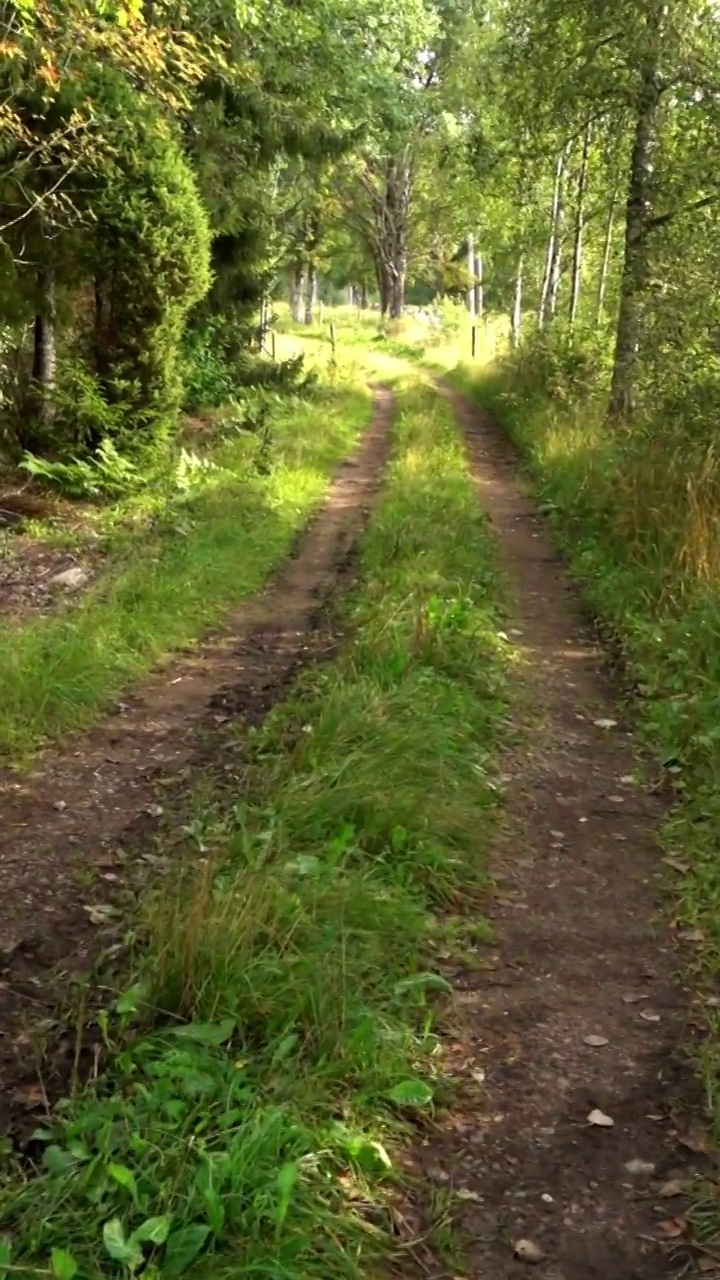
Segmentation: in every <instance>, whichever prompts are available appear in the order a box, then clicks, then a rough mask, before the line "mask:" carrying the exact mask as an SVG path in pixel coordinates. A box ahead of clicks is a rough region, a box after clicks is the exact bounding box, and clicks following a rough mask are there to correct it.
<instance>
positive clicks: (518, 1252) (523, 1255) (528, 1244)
mask: <svg viewBox="0 0 720 1280" xmlns="http://www.w3.org/2000/svg"><path fill="white" fill-rule="evenodd" d="M513 1253H514V1254H515V1257H516V1258H519V1259H520V1261H521V1262H529V1263H531V1264H532V1265H533V1266H535V1265H537V1263H538V1262H544V1261H545V1258H546V1254H545V1253H544V1251H543V1250H542V1249H541V1248H540V1245H539V1244H535V1241H534V1240H516V1241H515V1244H514V1246H513Z"/></svg>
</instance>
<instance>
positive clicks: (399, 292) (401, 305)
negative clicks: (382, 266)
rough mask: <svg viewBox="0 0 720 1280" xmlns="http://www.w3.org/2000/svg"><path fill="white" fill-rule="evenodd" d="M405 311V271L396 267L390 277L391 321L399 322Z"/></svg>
mask: <svg viewBox="0 0 720 1280" xmlns="http://www.w3.org/2000/svg"><path fill="white" fill-rule="evenodd" d="M404 310H405V269H404V267H398V266H396V268H395V270H394V271H393V273H392V274H391V276H390V319H391V320H399V319H400V317H401V316H402V313H403V311H404Z"/></svg>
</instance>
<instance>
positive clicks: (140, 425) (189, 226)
mask: <svg viewBox="0 0 720 1280" xmlns="http://www.w3.org/2000/svg"><path fill="white" fill-rule="evenodd" d="M113 178H114V180H113V181H112V182H111V183H110V184H109V185H108V187H107V189H106V191H105V192H104V193H103V196H102V199H101V200H100V201H99V206H98V208H97V210H96V236H97V240H96V273H97V281H98V283H97V285H96V289H97V291H98V292H99V295H100V298H101V311H100V322H99V325H98V328H97V329H96V332H95V339H94V346H95V361H96V367H97V369H98V374H99V377H100V379H101V382H102V385H103V389H104V392H105V394H106V396H107V398H108V399H109V400H110V402H115V403H120V404H122V405H123V408H124V409H125V411H126V413H127V415H128V430H127V433H126V445H130V446H132V447H135V448H138V447H140V448H141V447H143V446H145V445H147V444H150V443H154V442H155V441H156V440H157V438H158V437H161V436H163V435H167V434H168V433H169V432H170V430H171V429H172V428H173V427H174V425H175V423H176V420H177V413H178V410H179V408H180V404H181V401H182V397H183V384H182V368H181V361H180V344H181V341H182V336H183V332H184V327H185V322H186V319H187V316H188V314H189V312H190V310H191V309H192V307H193V306H194V305H195V304H196V303H197V302H198V301H199V300H200V299H201V298H202V297H204V295H205V293H206V292H207V289H208V287H209V283H210V257H209V255H210V231H209V226H208V221H207V216H206V214H205V211H204V208H203V206H202V203H201V201H200V198H199V195H198V191H197V188H196V184H195V181H194V179H193V176H192V173H191V171H190V169H189V167H188V165H187V162H186V161H185V159H184V158H183V156H182V153H181V151H180V148H179V145H178V143H177V141H176V139H175V138H174V136H173V135H172V132H171V131H170V130H169V129H168V128H167V127H165V126H163V125H162V124H161V122H159V121H158V122H154V121H152V120H143V119H142V117H140V118H136V120H135V121H134V128H133V130H132V131H129V136H128V138H127V143H126V145H125V148H124V150H123V151H122V152H121V153H120V154H119V155H118V156H117V157H116V158H115V161H114V164H113Z"/></svg>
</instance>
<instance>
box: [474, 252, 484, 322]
mask: <svg viewBox="0 0 720 1280" xmlns="http://www.w3.org/2000/svg"><path fill="white" fill-rule="evenodd" d="M484 310H485V298H484V294H483V260H482V254H481V253H478V252H477V251H476V253H475V315H476V316H477V317H478V319H479V320H482V316H483V312H484Z"/></svg>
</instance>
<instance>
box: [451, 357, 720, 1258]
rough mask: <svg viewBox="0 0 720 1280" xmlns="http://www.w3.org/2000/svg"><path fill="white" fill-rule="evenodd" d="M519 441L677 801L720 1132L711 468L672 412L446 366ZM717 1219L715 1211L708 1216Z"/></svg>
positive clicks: (672, 836)
mask: <svg viewBox="0 0 720 1280" xmlns="http://www.w3.org/2000/svg"><path fill="white" fill-rule="evenodd" d="M454 376H455V378H456V380H457V381H458V384H459V385H460V386H461V387H462V388H464V389H465V390H466V391H467V392H469V393H470V394H472V395H473V396H475V397H476V398H477V399H478V400H479V401H480V402H481V403H482V404H483V405H484V406H485V407H486V408H488V409H489V410H490V411H491V412H492V413H493V415H494V416H495V418H496V419H497V420H498V421H499V422H500V423H501V424H502V425H503V426H504V427H505V429H506V430H507V431H508V433H509V434H510V436H511V437H512V438H513V439H514V440H515V441H516V443H517V444H518V445H519V447H520V449H521V451H522V453H523V454H524V456H525V458H526V459H527V462H528V464H529V467H530V469H531V471H532V474H533V476H534V479H535V482H536V486H537V490H538V492H539V494H540V497H541V499H542V502H543V504H544V506H545V509H546V511H547V514H548V517H549V519H550V521H551V523H552V526H553V528H554V530H555V533H556V535H557V537H558V539H559V542H560V543H561V545H562V546H563V547H564V549H565V551H566V554H567V556H568V560H569V562H570V565H571V567H572V570H573V572H574V574H575V575H576V577H577V578H578V580H579V581H580V582H581V583H582V584H583V586H584V589H585V593H586V596H587V599H588V600H589V602H590V603H591V605H592V607H593V609H594V612H595V614H596V615H597V617H598V619H599V620H600V621H601V623H602V624H604V625H605V626H606V628H607V629H608V631H609V632H610V633H611V635H612V636H613V637H614V638H615V639H616V640H619V642H620V644H621V646H622V650H623V654H624V657H625V659H626V661H627V665H628V674H629V676H630V677H631V679H632V680H633V681H634V683H635V684H636V686H637V689H638V693H639V698H638V700H637V703H636V706H637V711H638V721H639V728H640V730H641V731H642V732H643V734H644V736H645V738H646V740H647V742H648V743H649V744H650V746H651V747H652V750H653V752H654V754H655V757H656V759H657V760H658V761H659V762H660V763H661V764H662V765H663V766H664V768H665V769H666V770H667V772H665V778H666V780H667V781H668V782H671V783H672V785H673V787H674V789H675V796H676V800H677V804H676V806H675V807H674V809H673V812H672V814H671V815H670V817H669V819H668V820H667V822H666V824H665V826H664V830H663V841H664V843H665V845H666V851H667V854H668V855H670V856H671V857H672V859H673V863H674V864H675V866H680V867H681V868H682V867H683V866H684V867H686V870H685V871H681V872H680V874H678V873H677V870H675V869H671V868H670V867H669V868H668V876H669V877H670V876H672V877H673V879H674V883H673V884H672V892H673V898H674V905H676V906H677V911H676V916H677V921H678V924H679V925H680V927H681V930H684V931H685V932H686V933H687V934H688V935H689V936H688V942H689V943H690V970H691V978H692V980H693V982H694V985H695V986H696V988H697V989H698V991H699V993H700V999H699V1002H698V1017H702V1018H704V1020H705V1022H706V1025H707V1030H708V1036H707V1039H706V1040H705V1042H704V1045H703V1048H702V1050H701V1052H700V1069H701V1073H702V1077H703V1080H704V1084H705V1087H706V1090H707V1097H708V1101H709V1106H710V1112H711V1115H712V1117H713V1121H714V1126H715V1131H716V1137H717V1138H718V1139H720V1016H719V1015H718V1013H717V1011H716V1010H714V1007H713V1006H712V1005H710V1006H706V1005H705V1001H704V999H703V994H704V993H709V994H712V995H713V996H714V995H715V993H716V992H717V983H718V980H719V979H720V856H719V846H718V832H720V541H719V540H718V537H717V522H718V516H719V515H720V468H718V466H717V464H716V459H715V454H714V448H713V446H712V443H711V444H710V447H708V440H707V438H705V439H704V440H703V439H702V438H701V437H700V438H698V436H697V435H695V436H692V435H691V436H688V434H687V433H686V432H685V431H684V430H683V423H676V422H672V421H669V422H658V421H653V422H651V421H647V422H643V421H639V422H638V423H637V424H635V426H634V427H633V429H632V430H629V431H625V432H622V433H619V432H618V433H614V432H613V431H612V430H611V429H610V428H609V427H608V424H607V423H606V422H605V421H604V418H603V414H602V407H601V403H600V402H599V400H596V399H594V398H592V397H586V398H585V399H582V400H575V401H573V399H572V397H566V398H565V399H564V400H560V401H559V402H558V401H557V400H556V401H555V402H554V403H553V402H551V401H549V400H548V398H547V396H546V394H545V393H544V387H543V386H541V385H540V384H539V383H538V381H537V380H536V379H535V378H534V376H533V373H532V369H531V368H529V367H528V366H527V365H525V364H524V362H523V359H522V357H521V358H519V359H515V360H508V361H506V362H505V363H501V364H500V365H499V366H496V367H495V368H494V369H491V370H489V371H488V370H486V371H484V372H483V373H482V374H481V375H480V376H479V377H478V375H477V374H473V373H472V372H471V371H470V370H468V369H467V368H460V369H459V370H457V371H456V374H455V375H454ZM713 1221H714V1227H713V1230H714V1231H715V1232H716V1233H717V1230H718V1217H717V1214H715V1215H714V1218H713Z"/></svg>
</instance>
